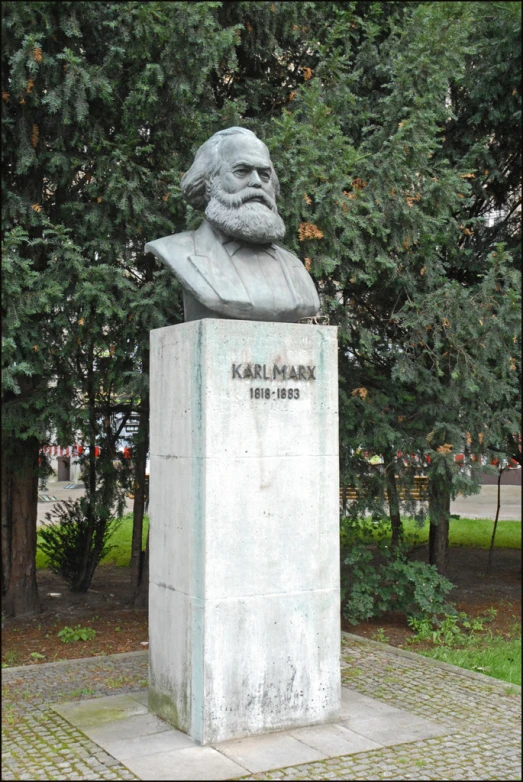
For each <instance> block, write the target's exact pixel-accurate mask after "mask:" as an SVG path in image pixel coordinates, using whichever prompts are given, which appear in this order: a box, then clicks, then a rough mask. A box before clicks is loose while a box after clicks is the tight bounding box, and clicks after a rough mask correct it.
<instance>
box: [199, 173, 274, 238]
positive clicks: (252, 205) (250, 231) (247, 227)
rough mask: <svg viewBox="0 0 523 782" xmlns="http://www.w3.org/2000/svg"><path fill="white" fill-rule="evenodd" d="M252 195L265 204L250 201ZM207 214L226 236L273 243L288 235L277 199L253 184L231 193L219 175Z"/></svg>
mask: <svg viewBox="0 0 523 782" xmlns="http://www.w3.org/2000/svg"><path fill="white" fill-rule="evenodd" d="M252 198H259V199H261V200H263V203H260V202H258V201H252V200H249V199H252ZM205 217H206V218H207V220H208V221H209V222H210V224H211V225H212V226H214V227H215V228H219V230H220V231H223V233H224V234H226V236H231V237H232V238H234V239H239V240H240V241H242V242H248V243H251V244H270V243H271V242H276V241H278V240H281V239H283V237H284V236H285V225H284V223H283V220H282V219H281V217H280V215H279V214H278V209H277V206H276V202H275V201H274V200H273V199H272V198H271V197H270V196H269V195H267V193H265V192H264V191H262V190H258V189H256V188H254V187H250V188H245V190H242V192H241V193H236V194H232V195H231V194H230V193H227V192H225V191H224V190H223V188H222V186H221V184H220V182H219V179H218V177H214V178H213V179H212V181H211V192H210V200H209V203H208V204H207V208H206V210H205Z"/></svg>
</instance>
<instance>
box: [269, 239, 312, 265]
mask: <svg viewBox="0 0 523 782" xmlns="http://www.w3.org/2000/svg"><path fill="white" fill-rule="evenodd" d="M274 246H275V247H276V249H277V250H278V254H279V256H280V257H281V258H282V259H283V260H284V261H286V262H287V263H290V264H291V265H292V266H302V267H303V268H305V267H304V266H303V263H302V262H301V261H300V259H299V258H298V256H297V255H294V253H291V251H290V250H287V248H286V247H282V245H281V244H275V245H274Z"/></svg>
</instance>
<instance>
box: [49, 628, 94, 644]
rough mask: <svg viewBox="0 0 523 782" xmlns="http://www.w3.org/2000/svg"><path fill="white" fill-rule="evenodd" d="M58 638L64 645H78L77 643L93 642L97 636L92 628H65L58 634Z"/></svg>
mask: <svg viewBox="0 0 523 782" xmlns="http://www.w3.org/2000/svg"><path fill="white" fill-rule="evenodd" d="M57 636H58V638H59V639H60V640H61V642H62V643H63V644H70V643H76V642H77V641H92V640H93V638H94V637H95V636H96V630H93V629H92V627H80V625H76V626H75V627H67V626H66V627H64V628H63V629H62V630H60V631H59V632H58V633H57Z"/></svg>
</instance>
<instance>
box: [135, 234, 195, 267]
mask: <svg viewBox="0 0 523 782" xmlns="http://www.w3.org/2000/svg"><path fill="white" fill-rule="evenodd" d="M194 233H195V232H194V231H183V232H182V233H179V234H171V235H170V236H162V238H161V239H155V240H154V242H147V244H146V245H145V252H146V253H152V254H153V255H156V257H157V258H159V259H160V260H161V261H163V262H164V263H168V264H169V265H171V264H172V263H173V262H175V261H176V259H177V258H178V257H180V258H181V259H185V258H187V256H189V255H192V254H193V253H194Z"/></svg>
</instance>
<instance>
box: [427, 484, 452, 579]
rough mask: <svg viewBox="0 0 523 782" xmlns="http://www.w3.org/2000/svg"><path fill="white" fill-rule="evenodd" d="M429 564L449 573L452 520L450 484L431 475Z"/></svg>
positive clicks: (441, 571) (439, 570)
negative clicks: (450, 522)
mask: <svg viewBox="0 0 523 782" xmlns="http://www.w3.org/2000/svg"><path fill="white" fill-rule="evenodd" d="M429 519H430V527H429V564H431V565H435V567H436V570H437V571H438V573H440V574H441V575H442V576H446V575H447V568H448V549H449V520H450V486H449V485H448V484H447V483H446V482H445V481H443V480H441V478H440V479H438V480H437V481H432V480H430V476H429Z"/></svg>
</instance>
